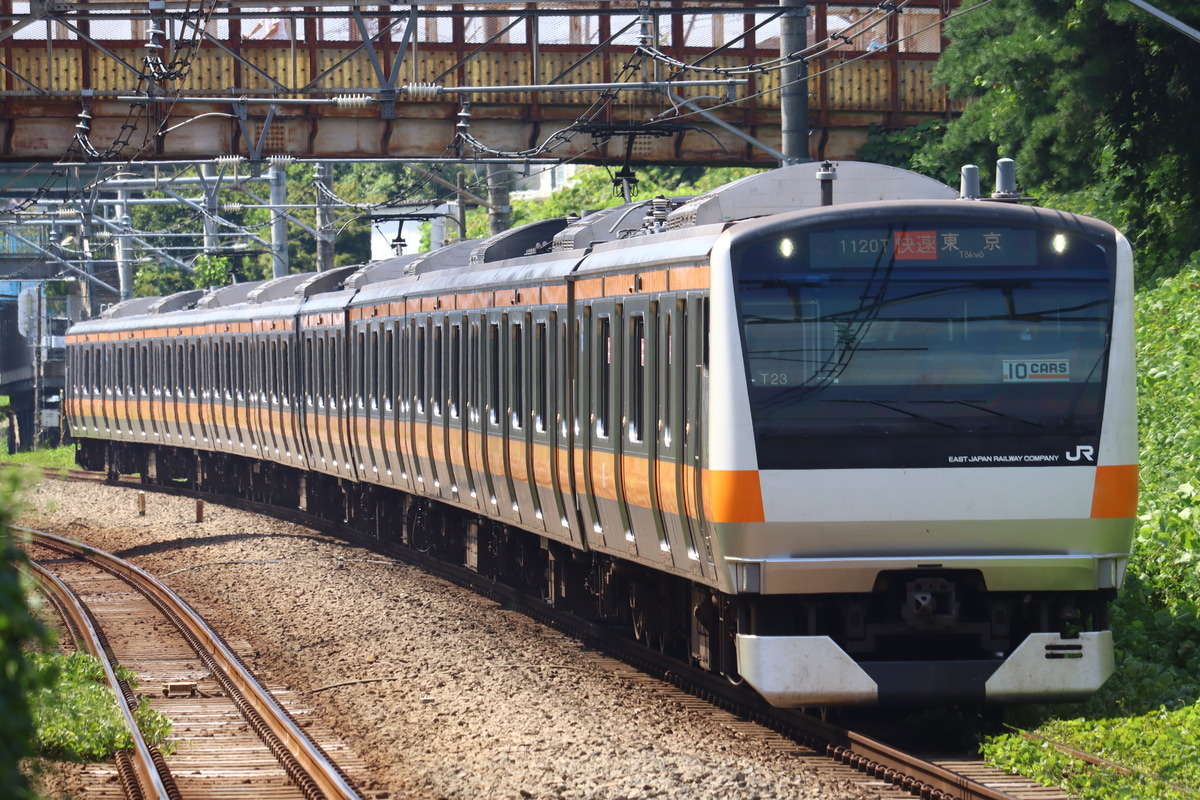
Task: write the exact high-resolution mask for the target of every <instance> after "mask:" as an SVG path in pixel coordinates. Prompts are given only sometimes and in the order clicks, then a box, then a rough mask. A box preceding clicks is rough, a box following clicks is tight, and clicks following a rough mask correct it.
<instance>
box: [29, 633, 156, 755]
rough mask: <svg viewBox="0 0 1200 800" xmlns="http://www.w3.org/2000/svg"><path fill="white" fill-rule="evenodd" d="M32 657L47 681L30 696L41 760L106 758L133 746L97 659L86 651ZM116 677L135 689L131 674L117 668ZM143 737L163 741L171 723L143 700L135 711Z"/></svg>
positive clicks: (148, 739)
mask: <svg viewBox="0 0 1200 800" xmlns="http://www.w3.org/2000/svg"><path fill="white" fill-rule="evenodd" d="M34 661H35V663H36V665H37V667H38V669H39V670H40V672H41V674H42V676H43V677H44V679H45V681H46V683H45V685H44V687H43V688H42V689H41V690H40V691H38V692H37V693H36V694H35V695H34V697H33V719H34V722H35V725H36V729H37V749H38V753H39V755H41V756H43V757H45V758H52V759H60V760H68V761H104V760H107V759H110V758H112V757H113V754H114V753H115V752H116V751H117V750H121V749H124V748H127V747H131V746H132V745H133V738H132V737H131V736H130V733H129V730H128V729H127V728H126V727H125V718H124V717H123V716H122V715H121V714H120V713H119V712H118V711H117V701H116V698H115V697H114V696H113V693H112V690H111V689H109V687H108V684H107V683H105V680H104V670H103V669H102V667H101V665H100V662H98V661H97V660H96V659H95V658H94V657H93V656H90V655H88V654H86V653H78V652H77V653H71V654H69V655H63V654H60V653H56V654H46V655H38V656H35V657H34ZM117 674H118V677H122V678H124V679H126V680H128V681H130V683H131V685H133V686H135V687H136V681H134V676H133V673H131V672H129V671H128V670H125V669H122V668H118V670H117ZM134 719H135V720H137V723H138V728H140V729H141V731H142V736H143V737H145V739H146V740H147V741H148V742H150V743H151V744H161V743H162V742H163V740H164V739H165V738H166V737H167V736H168V735H169V734H170V732H171V723H170V721H169V720H168V719H167V718H166V717H164V716H163V715H162V714H160V713H159V712H157V711H153V710H152V709H151V708H150V704H149V701H148V700H142V702H141V703H140V704H139V705H138V707H137V709H135V711H134Z"/></svg>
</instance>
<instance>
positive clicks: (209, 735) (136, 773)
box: [27, 531, 365, 800]
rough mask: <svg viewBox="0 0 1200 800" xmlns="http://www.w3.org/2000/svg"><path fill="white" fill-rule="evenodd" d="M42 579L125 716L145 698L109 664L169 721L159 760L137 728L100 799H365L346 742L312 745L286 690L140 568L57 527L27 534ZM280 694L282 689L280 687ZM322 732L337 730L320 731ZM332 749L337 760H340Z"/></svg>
mask: <svg viewBox="0 0 1200 800" xmlns="http://www.w3.org/2000/svg"><path fill="white" fill-rule="evenodd" d="M27 533H28V534H29V535H30V537H31V545H30V551H31V552H30V556H31V560H32V561H33V567H34V571H35V575H36V577H37V578H38V580H39V581H40V582H41V583H42V585H43V586H44V587H45V589H46V591H47V594H48V596H49V597H51V599H52V602H53V603H54V605H55V606H56V607H57V608H58V609H59V611H60V612H61V614H62V616H63V618H64V620H65V622H66V625H67V628H68V630H69V631H70V636H71V638H72V639H73V640H74V641H75V642H77V643H79V644H80V645H81V646H82V647H84V648H85V649H87V650H89V651H91V652H92V653H93V654H94V655H96V656H97V657H98V658H99V659H100V661H101V663H102V664H103V665H104V667H105V670H106V673H107V674H108V676H109V679H110V682H111V683H112V684H113V687H114V690H115V692H116V693H117V695H118V698H119V704H120V706H121V708H122V712H123V713H124V715H125V717H126V720H127V722H128V723H129V724H130V725H131V728H132V729H133V730H135V731H136V725H134V724H133V716H132V708H134V707H136V705H137V703H138V700H139V698H138V697H136V696H135V695H134V693H133V691H132V690H131V689H130V687H129V685H128V684H127V683H124V682H119V681H117V678H116V675H115V673H114V671H113V667H115V666H116V665H117V664H120V665H122V666H124V667H126V668H128V669H130V670H132V671H133V672H134V673H135V674H136V675H137V676H138V681H139V685H140V686H141V687H142V689H143V691H149V692H151V693H152V694H151V706H152V707H153V708H155V709H157V710H159V711H161V712H163V713H164V714H166V715H167V716H168V717H169V718H170V719H171V720H172V722H173V726H174V730H173V735H174V737H175V738H176V740H177V743H176V751H175V752H174V753H173V754H172V755H171V756H169V757H164V756H163V754H162V753H161V752H159V751H158V750H157V749H156V748H155V747H153V746H152V745H149V744H147V743H146V742H144V741H143V740H142V739H141V737H140V735H137V736H135V744H134V747H133V748H131V750H129V751H123V752H122V753H121V754H119V755H118V758H117V778H118V780H117V781H115V782H109V783H108V789H107V790H102V792H101V793H100V794H96V795H91V794H89V796H96V797H102V798H106V797H126V798H131V800H194V799H201V798H202V799H203V800H222V799H225V798H229V799H232V798H246V797H254V798H256V800H257V799H258V798H262V799H263V800H361V795H360V793H359V791H358V790H357V789H356V788H355V784H354V781H353V780H352V778H351V777H350V774H349V773H350V772H356V771H357V772H365V766H364V765H363V764H362V763H361V762H360V761H358V760H357V758H356V757H354V756H353V755H352V754H351V753H350V752H349V751H348V750H347V749H345V748H342V747H340V746H337V749H334V747H335V745H332V744H331V745H330V749H331V750H333V754H332V755H331V754H330V753H327V752H326V751H325V750H324V749H323V748H322V747H321V746H320V745H319V744H317V743H316V742H315V741H314V738H315V737H314V731H313V729H314V727H315V726H314V721H313V720H312V719H307V718H305V709H304V708H303V707H302V705H301V704H300V703H299V702H298V701H297V700H296V699H295V698H294V697H292V696H290V695H289V694H288V693H280V692H279V691H278V690H275V692H272V691H269V690H267V689H266V688H264V687H262V686H261V685H260V684H259V683H258V681H257V680H255V678H254V677H253V676H252V675H251V674H250V672H249V671H248V670H247V669H246V667H245V666H244V665H243V663H242V661H241V659H240V658H239V657H238V656H237V655H236V653H235V652H234V651H233V649H232V648H231V647H230V646H229V645H228V644H227V643H226V642H224V641H223V640H222V639H221V637H220V636H219V635H218V634H217V633H216V632H215V631H213V630H211V629H210V628H209V627H208V626H207V625H206V624H205V623H204V621H203V620H202V619H200V617H199V616H198V615H197V614H196V613H195V612H194V611H193V610H192V609H191V608H190V607H189V606H188V605H187V604H186V603H185V602H184V601H183V600H181V599H180V598H179V597H178V596H176V595H175V593H174V592H172V591H171V590H170V589H168V588H167V587H166V586H164V585H163V584H161V583H160V582H159V581H157V580H156V579H154V578H153V577H152V576H150V575H148V574H146V573H145V572H143V571H142V570H140V569H138V568H137V567H135V566H133V565H132V564H129V563H128V562H125V561H122V560H121V559H118V558H116V557H115V556H111V555H109V554H107V553H102V552H100V551H97V550H95V549H93V548H91V547H88V546H86V545H83V544H79V543H77V542H73V541H70V540H68V539H64V538H62V537H59V536H55V535H53V534H47V533H42V532H38V531H27ZM277 694H278V695H280V696H276V695H277ZM320 734H321V738H323V739H326V740H327V741H328V739H329V738H330V734H328V732H325V731H321V732H320ZM333 756H336V761H335V759H334V757H333Z"/></svg>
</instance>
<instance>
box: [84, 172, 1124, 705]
mask: <svg viewBox="0 0 1200 800" xmlns="http://www.w3.org/2000/svg"><path fill="white" fill-rule="evenodd" d="M834 178H836V180H834ZM1132 271H1133V270H1132V255H1131V250H1130V247H1129V244H1128V242H1127V241H1126V239H1125V238H1124V237H1123V236H1122V235H1121V234H1120V233H1119V232H1117V231H1116V230H1114V229H1113V228H1112V227H1110V226H1109V225H1107V224H1105V223H1102V222H1099V221H1097V220H1093V219H1088V218H1085V217H1080V216H1075V215H1072V214H1066V213H1062V212H1057V211H1051V210H1047V209H1042V208H1036V207H1031V206H1027V205H1022V204H1018V203H1004V202H992V201H989V200H979V199H971V198H960V197H959V193H958V192H957V191H955V190H954V189H951V188H949V187H947V186H945V185H943V184H941V183H938V182H936V181H933V180H930V179H928V178H924V177H922V176H919V175H916V174H913V173H910V172H906V171H903V170H898V169H894V168H889V167H882V166H877V165H871V164H864V163H856V162H849V163H842V164H839V165H836V168H835V167H833V165H828V164H826V165H816V164H807V165H798V166H789V167H785V168H781V169H778V170H774V171H771V172H766V173H762V174H759V175H755V176H752V177H749V178H745V179H743V180H741V181H737V182H735V183H732V184H729V185H727V186H725V187H722V188H720V189H717V190H715V191H713V192H710V193H708V194H705V195H702V196H698V197H694V198H687V199H676V200H670V199H664V198H658V199H655V200H651V201H646V202H640V203H635V204H632V205H626V206H621V207H618V208H613V209H608V210H604V211H600V212H595V213H590V214H587V215H585V216H583V217H582V218H575V217H571V218H566V219H555V220H548V221H544V222H538V223H533V224H531V225H528V226H525V227H522V228H517V229H514V230H511V231H508V232H506V233H503V234H500V235H499V236H495V237H493V238H490V239H486V240H480V241H469V242H463V243H460V244H457V245H453V246H450V247H446V248H443V249H441V250H438V251H435V252H433V253H427V254H421V255H417V256H404V257H399V258H395V259H390V260H386V261H382V262H378V263H374V264H370V265H367V266H365V267H359V268H343V269H338V270H333V271H329V272H323V273H316V274H307V275H292V276H288V277H285V278H280V279H276V280H272V281H267V282H262V283H254V284H242V285H234V286H229V287H224V288H221V289H217V290H214V291H211V292H198V291H197V292H185V293H182V294H179V295H173V296H170V297H166V298H156V299H138V300H131V301H128V302H126V303H123V304H121V305H118V306H115V307H114V308H112V309H111V310H110V311H109V312H108V313H106V314H105V315H104V316H103V317H102V318H99V319H95V320H91V321H86V322H82V323H80V324H78V325H76V326H75V327H74V328H72V329H71V331H70V332H69V334H68V337H67V347H68V359H69V377H68V388H67V398H66V409H67V413H68V415H69V419H70V429H71V433H72V435H73V436H74V437H75V439H76V441H77V442H78V443H79V462H80V464H81V465H83V466H85V467H90V468H95V469H106V470H108V471H110V472H111V473H140V474H141V475H142V476H143V478H144V480H146V481H153V482H168V481H182V482H186V483H187V484H189V485H194V486H199V487H207V488H211V489H214V490H217V491H226V492H236V493H240V494H244V495H247V496H251V497H255V498H259V499H264V500H270V501H273V502H276V503H280V504H284V505H290V506H293V507H295V506H301V507H305V508H307V509H309V510H310V511H313V512H315V513H318V514H322V515H324V516H327V517H330V518H332V519H336V520H345V521H347V522H349V523H351V524H354V525H357V526H360V527H363V528H366V529H368V530H369V531H371V532H373V533H374V534H375V535H377V536H379V537H381V538H385V539H396V540H400V541H402V542H404V543H407V544H409V545H411V546H414V547H419V548H421V549H432V550H435V551H437V552H439V553H440V554H442V555H443V556H444V557H446V558H448V559H451V560H454V561H457V562H458V563H461V564H465V565H467V566H469V567H470V568H472V569H475V570H478V571H480V572H483V573H486V574H489V575H494V576H496V577H497V578H499V579H502V580H507V581H510V582H515V583H520V584H523V585H525V586H527V587H530V588H532V589H536V590H537V591H538V592H540V593H541V595H542V596H543V597H544V598H545V599H546V601H547V602H550V603H553V604H560V605H567V606H569V607H571V608H573V609H575V610H577V611H578V612H579V613H582V614H586V615H589V616H591V617H594V618H597V619H603V620H609V621H614V622H624V623H627V624H629V625H630V626H632V628H633V629H634V631H635V632H636V633H637V635H638V636H639V637H641V638H643V639H644V640H646V641H647V642H650V643H652V644H654V645H655V646H658V647H663V648H667V649H671V650H675V651H676V652H678V653H680V654H681V655H684V656H690V658H691V659H693V660H694V661H695V662H698V663H700V664H702V665H704V666H705V667H707V668H709V669H711V670H713V671H715V672H719V673H723V674H725V675H727V676H729V678H730V679H731V680H744V681H745V682H746V683H748V684H749V685H751V686H752V687H753V688H754V689H755V690H757V691H758V692H760V693H761V694H762V695H763V696H764V697H765V698H766V699H767V700H768V701H770V702H771V703H773V704H775V705H779V706H818V705H838V704H860V705H872V704H891V703H905V702H920V703H928V702H935V703H941V702H959V701H979V702H1013V701H1028V700H1055V699H1071V698H1079V697H1082V696H1085V695H1087V694H1089V693H1090V692H1093V691H1094V690H1096V689H1097V688H1098V687H1099V686H1100V685H1101V684H1102V683H1103V682H1104V681H1105V679H1106V678H1107V677H1108V676H1109V674H1110V673H1111V672H1112V670H1113V645H1112V638H1111V632H1110V631H1109V627H1108V622H1107V608H1108V604H1109V602H1110V601H1111V600H1112V599H1113V597H1114V596H1115V594H1116V592H1117V590H1118V588H1119V586H1120V584H1121V580H1122V576H1123V573H1124V570H1125V565H1126V561H1127V557H1128V552H1129V547H1130V538H1131V532H1132V528H1133V520H1134V517H1135V511H1136V508H1135V507H1136V501H1137V498H1136V492H1137V464H1136V458H1137V436H1136V418H1135V401H1134V348H1133V312H1132V284H1133V282H1132Z"/></svg>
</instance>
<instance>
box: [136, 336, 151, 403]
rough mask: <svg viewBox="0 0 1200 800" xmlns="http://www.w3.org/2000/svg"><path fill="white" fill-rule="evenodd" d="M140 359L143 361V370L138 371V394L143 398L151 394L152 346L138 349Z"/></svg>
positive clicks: (143, 346)
mask: <svg viewBox="0 0 1200 800" xmlns="http://www.w3.org/2000/svg"><path fill="white" fill-rule="evenodd" d="M138 351H139V352H138V358H139V359H140V361H141V364H140V366H141V369H140V370H139V371H138V383H139V384H140V385H139V386H138V394H140V395H141V396H142V397H145V396H146V395H148V394H150V387H151V385H152V384H151V382H150V346H149V345H145V344H144V345H142V346H141V347H139V348H138Z"/></svg>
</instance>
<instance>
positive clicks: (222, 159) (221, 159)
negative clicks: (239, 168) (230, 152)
mask: <svg viewBox="0 0 1200 800" xmlns="http://www.w3.org/2000/svg"><path fill="white" fill-rule="evenodd" d="M214 160H215V161H216V162H217V163H218V164H237V163H238V162H240V161H241V160H242V157H241V156H217V157H216V159H214Z"/></svg>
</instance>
